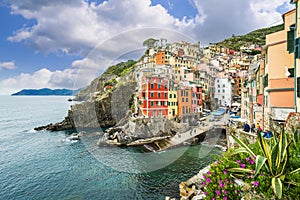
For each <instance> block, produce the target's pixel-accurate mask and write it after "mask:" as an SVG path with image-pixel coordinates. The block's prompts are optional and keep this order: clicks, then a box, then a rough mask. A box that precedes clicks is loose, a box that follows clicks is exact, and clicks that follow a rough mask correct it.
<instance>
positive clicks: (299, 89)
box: [297, 77, 300, 98]
mask: <svg viewBox="0 0 300 200" xmlns="http://www.w3.org/2000/svg"><path fill="white" fill-rule="evenodd" d="M297 97H299V98H300V77H297Z"/></svg>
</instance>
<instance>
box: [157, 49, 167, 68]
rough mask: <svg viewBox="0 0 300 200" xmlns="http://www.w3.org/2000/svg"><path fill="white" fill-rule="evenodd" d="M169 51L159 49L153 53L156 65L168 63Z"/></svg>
mask: <svg viewBox="0 0 300 200" xmlns="http://www.w3.org/2000/svg"><path fill="white" fill-rule="evenodd" d="M169 57H170V55H169V52H167V51H159V52H157V53H156V55H155V63H156V64H157V65H168V64H169Z"/></svg>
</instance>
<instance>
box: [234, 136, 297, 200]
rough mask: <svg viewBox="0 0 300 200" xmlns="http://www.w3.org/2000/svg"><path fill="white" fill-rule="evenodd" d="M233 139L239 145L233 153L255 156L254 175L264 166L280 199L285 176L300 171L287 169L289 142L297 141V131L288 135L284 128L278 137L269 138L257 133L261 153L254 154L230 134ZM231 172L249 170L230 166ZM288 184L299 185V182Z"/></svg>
mask: <svg viewBox="0 0 300 200" xmlns="http://www.w3.org/2000/svg"><path fill="white" fill-rule="evenodd" d="M231 136H232V137H233V139H234V140H235V141H236V142H237V143H238V144H239V145H240V146H241V148H239V149H236V150H235V151H234V153H243V152H246V153H249V154H250V155H251V156H252V157H256V160H255V174H254V175H255V176H257V175H258V174H259V172H260V170H261V168H262V167H265V168H266V170H267V172H268V173H269V175H270V176H272V180H271V185H272V189H273V191H274V193H275V195H276V196H277V197H278V198H279V199H280V198H281V197H282V187H283V184H282V183H283V182H284V179H285V176H286V175H287V174H288V173H291V174H293V173H297V172H300V168H298V169H296V170H294V171H289V168H288V167H289V148H290V145H291V144H295V145H296V142H298V136H297V132H296V131H294V134H293V136H292V137H290V136H289V135H288V134H287V133H286V132H285V131H284V130H282V132H281V134H280V135H279V137H278V138H277V137H272V138H271V139H265V138H263V137H262V136H261V134H258V139H257V142H258V144H259V147H260V150H261V152H262V154H263V155H255V154H254V153H253V151H252V150H251V149H250V148H249V146H248V145H247V144H245V143H244V142H243V141H241V140H240V139H238V138H237V137H236V136H234V135H231ZM230 171H232V172H236V173H239V172H246V173H247V172H249V169H242V168H232V169H230ZM288 183H289V184H294V185H299V183H291V182H288Z"/></svg>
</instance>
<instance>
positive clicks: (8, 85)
mask: <svg viewBox="0 0 300 200" xmlns="http://www.w3.org/2000/svg"><path fill="white" fill-rule="evenodd" d="M99 72H101V70H100V69H99V65H97V64H96V63H95V62H93V61H92V60H90V59H89V58H84V59H82V60H75V61H74V62H73V63H72V67H71V68H67V69H65V70H56V71H51V70H49V69H47V68H42V69H40V70H38V71H36V72H34V73H21V74H20V75H17V76H14V77H11V78H7V79H4V80H2V81H0V88H1V91H0V92H1V93H0V94H11V93H14V92H17V91H19V90H22V89H24V88H28V89H38V88H45V87H47V88H53V89H55V88H68V89H77V88H80V87H83V86H86V85H88V84H89V83H90V81H91V80H92V79H93V78H95V77H96V76H97V75H99Z"/></svg>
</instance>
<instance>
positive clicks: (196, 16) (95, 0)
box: [0, 0, 294, 94]
mask: <svg viewBox="0 0 300 200" xmlns="http://www.w3.org/2000/svg"><path fill="white" fill-rule="evenodd" d="M293 8H294V5H291V4H289V0H272V1H270V0H248V1H241V0H209V1H208V0H107V1H103V0H72V1H70V0H51V1H49V0H22V1H19V0H2V1H1V2H0V27H1V29H0V94H11V93H13V92H17V91H19V90H21V89H24V88H27V89H28V88H32V89H38V88H45V87H48V88H53V89H55V88H68V89H77V88H82V87H85V86H87V85H88V84H89V83H90V82H91V81H92V80H93V79H94V78H95V77H97V76H99V75H100V74H101V73H103V72H104V71H105V69H106V68H107V67H108V66H110V65H112V64H114V63H117V62H119V61H122V60H125V59H130V58H132V59H137V58H138V57H139V56H140V55H142V54H143V52H144V51H145V48H144V47H143V46H142V43H143V41H144V40H145V39H147V38H150V37H153V38H167V39H168V41H170V42H173V41H180V40H185V41H188V42H196V41H200V44H201V45H202V46H205V45H207V44H209V43H211V42H218V41H221V40H223V39H225V38H228V37H230V36H231V35H232V34H235V35H242V34H245V33H248V32H251V31H253V30H256V29H258V28H264V27H270V26H273V25H277V24H281V23H283V21H282V14H283V13H285V12H287V11H289V10H291V9H293Z"/></svg>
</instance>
